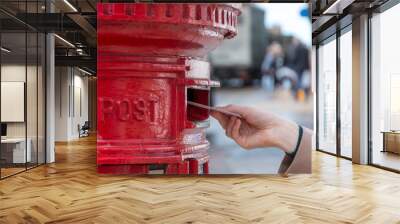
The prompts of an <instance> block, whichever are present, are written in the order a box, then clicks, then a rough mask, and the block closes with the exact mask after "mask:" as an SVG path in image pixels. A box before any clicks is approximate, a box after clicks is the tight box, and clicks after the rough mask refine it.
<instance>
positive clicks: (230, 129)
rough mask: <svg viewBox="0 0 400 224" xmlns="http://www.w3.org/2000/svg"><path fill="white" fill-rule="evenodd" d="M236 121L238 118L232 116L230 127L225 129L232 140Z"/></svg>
mask: <svg viewBox="0 0 400 224" xmlns="http://www.w3.org/2000/svg"><path fill="white" fill-rule="evenodd" d="M236 120H237V118H235V117H234V116H231V117H230V118H229V123H228V126H227V127H226V129H225V133H226V136H228V137H230V138H232V129H233V126H234V125H235V121H236Z"/></svg>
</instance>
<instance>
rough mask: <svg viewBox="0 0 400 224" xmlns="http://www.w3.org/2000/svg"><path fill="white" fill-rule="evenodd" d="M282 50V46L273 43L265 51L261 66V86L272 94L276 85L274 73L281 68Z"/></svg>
mask: <svg viewBox="0 0 400 224" xmlns="http://www.w3.org/2000/svg"><path fill="white" fill-rule="evenodd" d="M283 57H284V54H283V49H282V46H281V45H280V44H279V43H278V42H276V41H274V42H272V43H271V44H270V45H269V46H268V47H267V48H266V51H265V57H264V60H263V63H262V65H261V72H262V77H261V86H262V87H263V88H264V89H265V90H267V91H270V92H272V91H273V90H274V88H275V83H276V71H277V70H278V69H279V68H280V67H282V66H283V61H284V60H283V59H284V58H283Z"/></svg>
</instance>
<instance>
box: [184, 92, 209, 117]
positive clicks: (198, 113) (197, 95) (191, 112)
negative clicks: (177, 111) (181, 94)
mask: <svg viewBox="0 0 400 224" xmlns="http://www.w3.org/2000/svg"><path fill="white" fill-rule="evenodd" d="M186 99H187V101H191V102H195V103H199V104H203V105H207V106H208V105H209V102H210V90H209V88H208V89H197V88H187V92H186ZM186 113H187V120H189V121H204V120H207V119H208V117H209V114H210V111H209V110H207V109H204V108H199V107H195V106H191V105H187V108H186Z"/></svg>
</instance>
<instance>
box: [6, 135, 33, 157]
mask: <svg viewBox="0 0 400 224" xmlns="http://www.w3.org/2000/svg"><path fill="white" fill-rule="evenodd" d="M26 142H27V143H28V144H27V146H28V147H26V154H25V138H5V139H1V144H2V147H4V146H6V147H13V148H12V151H13V161H12V162H13V163H25V162H31V160H32V152H31V151H32V150H31V145H32V140H31V139H30V138H28V139H27V140H26Z"/></svg>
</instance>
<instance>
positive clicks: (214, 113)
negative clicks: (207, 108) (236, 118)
mask: <svg viewBox="0 0 400 224" xmlns="http://www.w3.org/2000/svg"><path fill="white" fill-rule="evenodd" d="M210 115H211V116H213V117H214V118H215V119H217V121H218V122H219V124H220V125H221V126H222V128H223V129H226V127H227V125H228V123H229V117H228V116H226V115H224V114H223V113H220V112H218V111H211V112H210Z"/></svg>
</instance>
